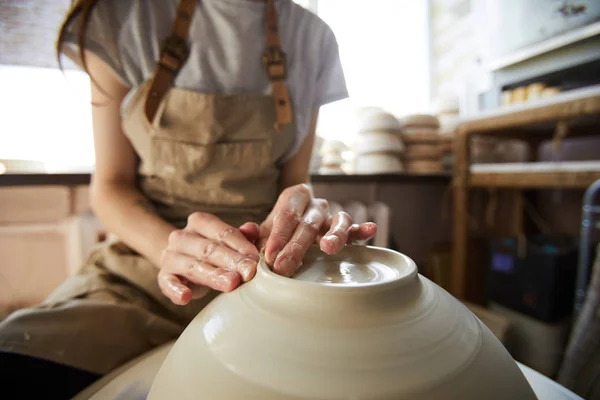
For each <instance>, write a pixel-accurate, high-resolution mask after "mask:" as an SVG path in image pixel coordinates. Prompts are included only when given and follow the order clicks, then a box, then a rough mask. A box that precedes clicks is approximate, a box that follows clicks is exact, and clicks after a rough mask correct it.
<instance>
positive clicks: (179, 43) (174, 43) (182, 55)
mask: <svg viewBox="0 0 600 400" xmlns="http://www.w3.org/2000/svg"><path fill="white" fill-rule="evenodd" d="M189 55H190V49H189V47H188V44H187V42H186V41H185V40H183V39H182V38H180V37H179V36H174V35H171V36H168V37H167V38H166V39H165V40H164V42H163V45H162V49H161V55H160V61H159V62H160V64H161V65H162V66H163V67H165V68H167V69H169V70H171V71H172V72H177V71H179V69H181V67H182V66H183V64H184V63H185V61H186V60H187V58H188V57H189ZM164 58H169V59H171V60H174V61H176V64H177V65H175V66H173V65H168V64H166V63H165V62H164V60H163V59H164Z"/></svg>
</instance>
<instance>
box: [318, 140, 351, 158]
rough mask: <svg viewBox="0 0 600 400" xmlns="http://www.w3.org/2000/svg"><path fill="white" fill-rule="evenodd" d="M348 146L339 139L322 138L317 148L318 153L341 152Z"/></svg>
mask: <svg viewBox="0 0 600 400" xmlns="http://www.w3.org/2000/svg"><path fill="white" fill-rule="evenodd" d="M347 149H348V146H347V145H346V144H345V143H344V142H342V141H340V140H324V141H323V143H322V144H321V147H320V149H319V155H321V156H324V155H326V154H342V153H343V152H344V151H346V150H347Z"/></svg>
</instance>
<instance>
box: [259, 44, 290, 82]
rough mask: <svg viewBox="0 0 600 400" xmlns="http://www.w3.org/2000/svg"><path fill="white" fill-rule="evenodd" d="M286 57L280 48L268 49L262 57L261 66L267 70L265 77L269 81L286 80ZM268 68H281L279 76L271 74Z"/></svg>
mask: <svg viewBox="0 0 600 400" xmlns="http://www.w3.org/2000/svg"><path fill="white" fill-rule="evenodd" d="M286 63H287V55H286V54H285V52H284V51H283V50H281V48H280V47H269V48H267V50H265V53H264V55H263V64H264V66H265V68H266V69H267V75H268V76H269V79H270V80H284V79H286V78H287V69H286ZM270 67H283V68H282V69H283V73H282V74H281V75H277V74H272V73H271V72H272V71H271V68H270Z"/></svg>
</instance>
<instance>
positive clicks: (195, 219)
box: [186, 212, 258, 260]
mask: <svg viewBox="0 0 600 400" xmlns="http://www.w3.org/2000/svg"><path fill="white" fill-rule="evenodd" d="M186 230H193V231H194V232H196V233H198V234H200V235H201V236H204V237H206V238H208V239H212V240H214V241H216V242H218V243H222V244H224V245H225V246H227V247H229V248H230V249H232V250H235V251H237V252H239V253H242V254H245V255H247V256H248V257H252V258H255V259H256V260H258V250H257V249H256V247H255V246H254V245H253V244H252V243H250V242H249V241H248V239H246V238H245V237H244V235H243V234H242V233H241V232H240V231H239V229H236V228H234V227H233V226H231V225H228V224H226V223H225V222H223V221H221V220H220V219H219V218H217V217H216V216H214V215H212V214H207V213H200V212H196V213H193V214H191V215H190V216H189V217H188V225H187V228H186Z"/></svg>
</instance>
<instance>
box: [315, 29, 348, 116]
mask: <svg viewBox="0 0 600 400" xmlns="http://www.w3.org/2000/svg"><path fill="white" fill-rule="evenodd" d="M321 52H322V53H321V60H322V62H321V65H320V68H319V75H318V78H317V98H316V106H317V108H318V107H321V106H323V105H325V104H328V103H333V102H334V101H338V100H342V99H345V98H347V97H348V88H347V87H346V78H345V76H344V70H343V68H342V63H341V61H340V52H339V48H338V43H337V40H336V37H335V34H334V33H333V31H332V30H331V28H329V27H327V30H326V33H325V37H324V40H323V47H322V49H321Z"/></svg>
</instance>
